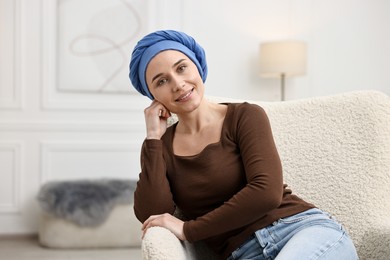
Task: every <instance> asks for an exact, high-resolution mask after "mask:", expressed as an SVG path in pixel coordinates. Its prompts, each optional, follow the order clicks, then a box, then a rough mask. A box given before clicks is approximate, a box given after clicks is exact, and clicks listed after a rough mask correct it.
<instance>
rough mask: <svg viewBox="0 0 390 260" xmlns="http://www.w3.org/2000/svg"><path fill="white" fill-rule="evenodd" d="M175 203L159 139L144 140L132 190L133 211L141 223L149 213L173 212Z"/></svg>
mask: <svg viewBox="0 0 390 260" xmlns="http://www.w3.org/2000/svg"><path fill="white" fill-rule="evenodd" d="M174 210H175V205H174V202H173V198H172V193H171V190H170V186H169V182H168V179H167V176H166V166H165V161H164V158H163V143H162V141H161V140H157V139H155V140H145V141H144V143H143V145H142V149H141V173H140V174H139V180H138V182H137V188H136V190H135V192H134V213H135V215H136V217H137V218H138V220H139V221H141V222H142V223H143V222H144V221H145V220H146V219H147V218H149V217H150V216H151V215H157V214H163V213H170V214H173V212H174Z"/></svg>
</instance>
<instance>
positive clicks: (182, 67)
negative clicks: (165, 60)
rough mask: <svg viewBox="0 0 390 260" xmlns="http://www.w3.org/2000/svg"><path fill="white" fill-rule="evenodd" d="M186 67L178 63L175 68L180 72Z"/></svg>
mask: <svg viewBox="0 0 390 260" xmlns="http://www.w3.org/2000/svg"><path fill="white" fill-rule="evenodd" d="M186 68H187V66H186V65H180V66H179V67H178V68H177V70H178V71H179V72H182V71H184V70H185V69H186Z"/></svg>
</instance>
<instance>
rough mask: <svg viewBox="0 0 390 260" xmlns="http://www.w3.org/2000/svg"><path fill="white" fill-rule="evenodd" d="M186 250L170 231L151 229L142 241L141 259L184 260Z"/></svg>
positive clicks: (161, 228) (157, 228)
mask: <svg viewBox="0 0 390 260" xmlns="http://www.w3.org/2000/svg"><path fill="white" fill-rule="evenodd" d="M187 254H188V252H187V250H186V248H185V246H184V243H183V242H181V241H180V240H179V239H178V238H177V237H176V236H175V235H174V234H173V233H172V232H171V231H169V230H168V229H166V228H163V227H151V228H149V229H148V230H147V232H146V234H145V236H144V238H143V240H142V259H145V260H171V259H178V260H186V259H192V258H190V257H187Z"/></svg>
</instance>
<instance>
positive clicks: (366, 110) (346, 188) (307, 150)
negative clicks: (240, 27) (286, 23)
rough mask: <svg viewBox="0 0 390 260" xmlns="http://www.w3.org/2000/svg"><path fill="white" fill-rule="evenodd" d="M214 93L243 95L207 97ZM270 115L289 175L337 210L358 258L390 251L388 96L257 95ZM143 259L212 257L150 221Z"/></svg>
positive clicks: (297, 188)
mask: <svg viewBox="0 0 390 260" xmlns="http://www.w3.org/2000/svg"><path fill="white" fill-rule="evenodd" d="M210 99H211V100H213V101H216V102H221V101H228V102H235V101H239V102H240V101H242V100H235V99H227V98H226V99H225V98H210ZM249 102H251V103H257V104H259V105H260V106H262V107H263V108H264V109H265V110H266V112H267V114H268V116H269V119H270V121H271V126H272V129H273V133H274V137H275V141H276V145H277V147H278V151H279V154H280V157H281V160H282V164H283V169H284V178H285V183H287V184H289V186H290V187H291V188H292V190H293V192H294V193H295V194H297V195H298V196H300V197H302V198H303V199H305V200H307V201H309V202H312V203H314V204H315V205H316V206H318V207H319V208H321V209H323V210H324V211H327V212H329V213H331V214H332V215H334V216H335V217H336V218H337V219H338V220H339V221H340V222H341V223H343V224H344V225H345V227H346V229H347V230H348V231H349V233H350V235H351V237H352V239H353V241H354V243H355V245H356V247H357V250H358V255H359V257H360V259H361V260H365V259H383V260H384V259H389V257H390V198H389V197H390V99H389V97H388V96H387V95H385V94H383V93H380V92H376V91H359V92H350V93H345V94H339V95H334V96H327V97H318V98H308V99H302V100H297V101H287V102H258V101H249ZM142 254H143V258H144V259H153V260H157V259H158V260H166V259H167V260H168V259H170V260H171V259H202V260H204V259H215V256H213V254H212V253H211V252H210V251H209V250H208V249H207V247H205V246H204V245H201V244H198V243H196V244H189V243H183V242H180V241H179V240H178V239H177V238H176V237H175V236H174V235H173V234H172V233H171V232H170V231H168V230H166V229H164V228H161V227H154V228H150V229H149V230H148V231H147V233H146V235H145V237H144V239H143V242H142Z"/></svg>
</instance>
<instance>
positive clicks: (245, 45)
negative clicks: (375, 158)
mask: <svg viewBox="0 0 390 260" xmlns="http://www.w3.org/2000/svg"><path fill="white" fill-rule="evenodd" d="M182 14H183V30H185V31H187V32H189V33H190V34H192V35H194V36H195V38H197V39H198V41H199V42H201V44H203V45H204V47H205V49H206V51H207V55H208V61H209V65H210V76H209V79H208V81H207V87H208V93H209V94H212V95H221V94H222V95H230V96H233V97H242V98H252V99H253V98H257V99H263V100H267V101H268V100H271V101H273V100H279V92H278V88H279V81H278V80H277V79H262V78H260V77H258V76H257V71H258V64H257V59H258V45H259V44H260V43H261V42H267V41H274V40H285V39H297V40H304V41H306V42H307V44H308V69H307V74H306V75H305V76H301V77H296V78H291V79H288V80H287V82H286V99H287V100H291V99H298V98H305V97H311V96H319V95H332V94H336V93H341V92H346V91H354V90H363V89H375V90H379V91H383V92H385V93H387V94H390V83H389V80H388V79H387V75H388V74H389V72H390V49H389V48H388V46H390V30H388V28H387V25H388V24H390V15H389V14H390V2H389V1H386V0H374V1H366V0H341V1H336V0H330V1H314V0H280V1H269V0H247V1H234V0H215V1H207V0H199V1H191V0H186V1H183V13H182Z"/></svg>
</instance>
